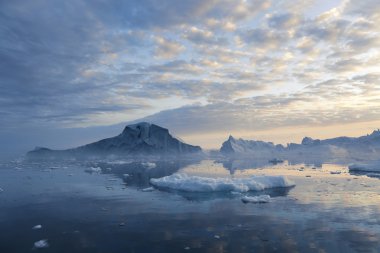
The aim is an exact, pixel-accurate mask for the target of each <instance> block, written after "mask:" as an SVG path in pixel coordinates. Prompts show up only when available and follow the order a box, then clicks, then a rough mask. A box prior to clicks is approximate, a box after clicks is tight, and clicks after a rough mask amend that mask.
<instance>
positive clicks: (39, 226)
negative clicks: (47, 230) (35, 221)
mask: <svg viewBox="0 0 380 253" xmlns="http://www.w3.org/2000/svg"><path fill="white" fill-rule="evenodd" d="M41 228H42V225H35V226H34V227H32V229H41Z"/></svg>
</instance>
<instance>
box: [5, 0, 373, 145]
mask: <svg viewBox="0 0 380 253" xmlns="http://www.w3.org/2000/svg"><path fill="white" fill-rule="evenodd" d="M379 23H380V2H379V1H378V0H361V1H353V0H351V1H349V0H343V1H338V0H291V1H290V0H288V1H281V0H260V1H259V0H220V1H217V0H192V1H186V0H183V1H177V0H160V1H156V0H129V1H122V0H115V1H112V0H111V1H105V0H91V1H84V0H66V1H61V0H35V1H27V0H12V1H1V2H0V36H1V40H0V142H1V143H0V153H7V152H8V153H10V152H16V151H18V152H21V151H22V152H24V151H27V150H29V149H32V148H34V146H46V145H47V146H49V147H54V148H67V147H73V146H76V145H80V144H85V143H87V142H89V141H94V140H97V139H99V138H105V137H110V136H112V135H116V134H118V133H119V132H121V130H122V129H123V126H124V125H125V124H127V123H129V122H138V121H142V120H144V121H149V122H152V123H156V124H159V125H161V126H164V127H167V128H169V130H170V131H171V132H172V133H173V134H174V135H176V136H179V137H181V138H182V139H183V140H185V141H187V142H189V143H191V144H198V145H201V146H202V147H204V148H219V147H220V146H221V143H222V142H223V140H225V139H226V138H227V137H228V135H229V134H232V135H234V136H235V137H243V138H246V139H259V140H266V141H273V142H275V143H287V142H300V140H301V138H302V137H303V136H312V137H315V138H328V137H333V136H341V135H347V136H359V135H365V134H367V133H370V132H372V130H374V129H377V128H380V82H379V81H380V26H379V25H378V24H379Z"/></svg>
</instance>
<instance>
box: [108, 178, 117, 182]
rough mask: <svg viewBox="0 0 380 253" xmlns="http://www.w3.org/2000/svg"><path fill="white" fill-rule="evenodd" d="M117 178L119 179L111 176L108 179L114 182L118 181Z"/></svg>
mask: <svg viewBox="0 0 380 253" xmlns="http://www.w3.org/2000/svg"><path fill="white" fill-rule="evenodd" d="M117 180H118V179H117V178H109V179H108V181H112V182H114V181H117Z"/></svg>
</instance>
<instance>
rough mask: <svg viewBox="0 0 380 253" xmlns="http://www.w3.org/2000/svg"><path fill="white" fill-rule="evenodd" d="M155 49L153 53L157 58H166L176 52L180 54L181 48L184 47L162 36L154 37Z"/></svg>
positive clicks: (174, 54) (173, 55) (171, 56)
mask: <svg viewBox="0 0 380 253" xmlns="http://www.w3.org/2000/svg"><path fill="white" fill-rule="evenodd" d="M156 44H157V47H156V51H155V55H156V57H158V58H167V59H171V58H173V57H175V56H177V55H178V54H180V53H181V52H182V51H183V50H185V47H184V46H183V45H182V44H180V43H178V42H175V41H171V40H167V39H165V38H162V37H157V38H156Z"/></svg>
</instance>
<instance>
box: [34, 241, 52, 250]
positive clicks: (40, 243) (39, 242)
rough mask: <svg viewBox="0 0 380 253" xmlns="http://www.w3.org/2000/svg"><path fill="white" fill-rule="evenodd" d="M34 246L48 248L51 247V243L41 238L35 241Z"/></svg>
mask: <svg viewBox="0 0 380 253" xmlns="http://www.w3.org/2000/svg"><path fill="white" fill-rule="evenodd" d="M34 247H36V248H47V247H49V243H48V241H47V240H39V241H37V242H35V243H34Z"/></svg>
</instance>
